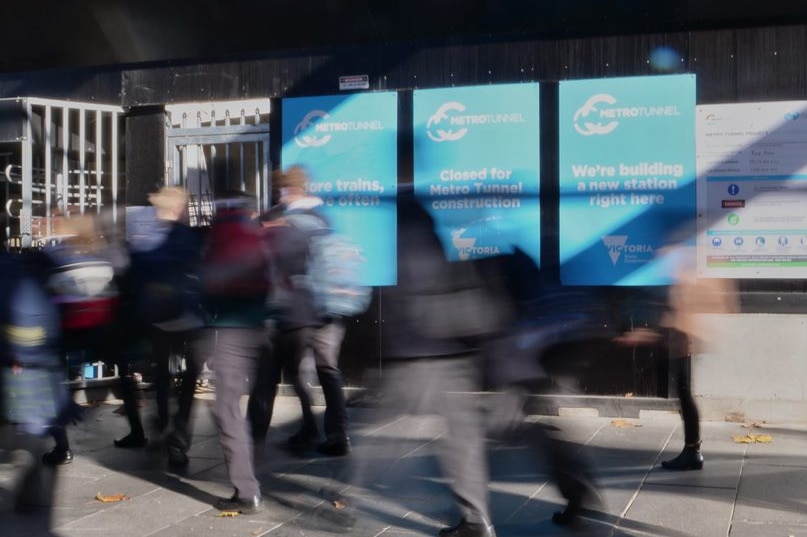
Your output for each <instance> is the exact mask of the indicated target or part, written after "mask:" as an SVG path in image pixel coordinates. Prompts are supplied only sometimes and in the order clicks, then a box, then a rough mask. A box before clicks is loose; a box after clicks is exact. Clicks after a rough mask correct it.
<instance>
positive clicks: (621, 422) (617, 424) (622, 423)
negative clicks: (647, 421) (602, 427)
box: [611, 419, 641, 429]
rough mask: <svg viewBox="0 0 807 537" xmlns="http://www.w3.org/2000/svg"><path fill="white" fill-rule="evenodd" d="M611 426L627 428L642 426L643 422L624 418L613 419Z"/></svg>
mask: <svg viewBox="0 0 807 537" xmlns="http://www.w3.org/2000/svg"><path fill="white" fill-rule="evenodd" d="M611 427H616V428H617V429H626V428H628V427H641V424H639V423H636V422H630V421H628V420H623V419H615V420H611Z"/></svg>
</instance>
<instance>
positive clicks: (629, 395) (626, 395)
mask: <svg viewBox="0 0 807 537" xmlns="http://www.w3.org/2000/svg"><path fill="white" fill-rule="evenodd" d="M625 397H633V392H628V393H626V394H625Z"/></svg>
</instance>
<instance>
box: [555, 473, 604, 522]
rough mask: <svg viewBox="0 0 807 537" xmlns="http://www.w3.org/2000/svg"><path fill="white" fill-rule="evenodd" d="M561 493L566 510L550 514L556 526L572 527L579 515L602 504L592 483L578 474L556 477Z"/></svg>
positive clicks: (578, 519)
mask: <svg viewBox="0 0 807 537" xmlns="http://www.w3.org/2000/svg"><path fill="white" fill-rule="evenodd" d="M556 479H557V481H558V486H559V487H560V490H561V493H562V494H563V496H564V497H565V498H566V509H564V510H563V511H557V512H556V513H553V514H552V522H553V523H554V524H557V525H558V526H567V527H570V526H574V525H576V524H577V523H578V522H580V514H581V513H582V512H583V511H584V510H586V509H590V508H591V507H592V506H594V505H597V504H600V503H602V499H601V498H600V496H599V494H598V493H597V489H596V487H595V485H594V483H593V482H592V481H590V480H589V479H588V478H587V477H585V476H584V475H583V474H582V473H580V474H569V473H565V474H563V475H561V476H559V477H556Z"/></svg>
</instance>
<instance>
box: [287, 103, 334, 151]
mask: <svg viewBox="0 0 807 537" xmlns="http://www.w3.org/2000/svg"><path fill="white" fill-rule="evenodd" d="M329 117H331V116H330V115H328V112H325V111H324V110H312V111H310V112H309V113H307V114H306V115H305V117H304V118H303V119H302V121H300V122H299V123H298V124H297V126H296V127H294V143H295V144H297V145H298V146H300V147H321V146H323V145H325V144H327V143H328V142H330V141H331V135H330V134H326V135H324V136H316V135H311V134H308V133H309V132H310V131H311V130H312V129H311V127H313V126H314V125H315V124H316V123H317V122H318V121H321V120H323V119H328V118H329Z"/></svg>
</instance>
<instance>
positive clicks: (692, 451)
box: [661, 442, 703, 471]
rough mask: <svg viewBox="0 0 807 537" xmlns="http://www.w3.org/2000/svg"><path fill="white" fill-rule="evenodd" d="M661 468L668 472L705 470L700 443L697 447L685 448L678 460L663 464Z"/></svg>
mask: <svg viewBox="0 0 807 537" xmlns="http://www.w3.org/2000/svg"><path fill="white" fill-rule="evenodd" d="M661 467H662V468H665V469H667V470H679V471H683V470H701V469H703V455H701V448H700V442H699V443H698V444H697V445H695V446H684V449H683V450H682V451H681V453H679V454H678V456H677V457H676V458H674V459H670V460H668V461H664V462H662V463H661Z"/></svg>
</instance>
